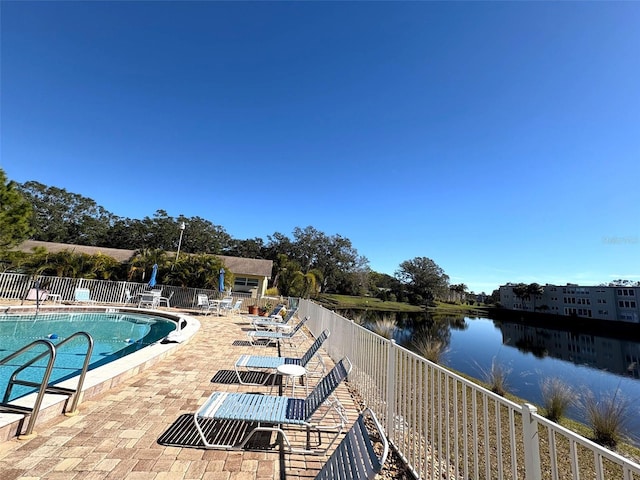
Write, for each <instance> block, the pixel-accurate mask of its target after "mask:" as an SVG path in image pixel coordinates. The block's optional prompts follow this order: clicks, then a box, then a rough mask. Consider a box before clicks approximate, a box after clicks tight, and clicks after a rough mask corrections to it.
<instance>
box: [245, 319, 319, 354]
mask: <svg viewBox="0 0 640 480" xmlns="http://www.w3.org/2000/svg"><path fill="white" fill-rule="evenodd" d="M308 320H309V317H304V318H303V319H302V320H300V321H299V322H298V323H297V325H296V326H295V327H293V329H292V330H291V331H290V332H273V331H271V330H252V331H250V332H247V337H248V339H249V343H250V344H251V345H253V346H261V347H266V346H268V345H271V344H272V343H280V342H283V341H284V342H287V343H289V344H293V339H294V337H295V336H296V335H298V334H300V335H301V336H302V337H303V338H307V336H306V335H305V334H304V332H303V331H302V326H303V325H304V324H305V323H306V322H307V321H308Z"/></svg>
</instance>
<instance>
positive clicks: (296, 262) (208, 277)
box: [0, 169, 466, 305]
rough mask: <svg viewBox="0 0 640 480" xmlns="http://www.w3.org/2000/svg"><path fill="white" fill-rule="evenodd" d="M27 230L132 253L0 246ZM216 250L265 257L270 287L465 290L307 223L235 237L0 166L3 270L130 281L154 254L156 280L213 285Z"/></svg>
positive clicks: (403, 294) (312, 291) (420, 294)
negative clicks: (122, 207) (19, 176)
mask: <svg viewBox="0 0 640 480" xmlns="http://www.w3.org/2000/svg"><path fill="white" fill-rule="evenodd" d="M182 223H184V224H185V231H184V232H185V233H184V236H183V238H182V242H181V243H180V252H182V253H184V255H182V256H180V257H179V258H178V259H177V260H174V259H175V256H174V257H173V258H172V254H171V253H170V252H176V251H177V250H178V243H179V242H180V235H179V233H178V232H179V231H180V230H179V228H180V225H181V224H182ZM26 239H32V240H40V241H45V242H58V243H65V244H70V245H74V244H75V245H88V246H95V247H104V248H119V249H129V250H134V251H135V252H136V253H135V255H134V256H133V257H132V258H131V259H130V260H129V261H128V262H125V264H119V263H118V262H116V261H115V260H114V259H110V257H106V256H102V257H106V258H96V257H97V256H95V255H93V256H91V255H84V256H83V255H81V254H74V253H73V252H61V254H51V253H47V252H45V251H35V252H33V253H32V254H29V255H24V254H21V253H19V252H15V251H10V250H9V249H10V247H13V246H15V245H17V244H19V243H21V242H22V241H24V240H26ZM187 254H190V255H187ZM217 255H227V256H235V257H245V258H257V259H267V260H272V261H273V265H274V267H273V272H272V280H271V281H272V288H274V289H277V290H278V293H280V294H282V295H292V296H302V297H309V296H314V295H316V294H318V293H320V292H324V293H339V294H344V295H372V296H377V297H380V298H382V299H384V300H394V301H401V302H409V303H412V304H416V305H425V304H428V303H429V302H432V301H434V300H436V299H443V300H444V299H447V298H450V297H451V294H452V292H453V293H454V294H455V293H456V292H457V295H458V296H461V295H464V293H465V290H466V286H465V285H464V284H460V285H454V286H450V285H449V277H448V276H447V275H446V273H445V272H444V270H443V269H442V268H441V267H439V266H438V265H437V264H436V263H435V262H434V261H433V260H432V259H430V258H427V257H416V258H414V259H411V260H406V261H404V262H402V263H401V264H400V265H399V267H398V269H397V271H396V272H395V274H394V275H393V276H391V275H388V274H384V273H378V272H374V271H372V270H371V268H370V267H369V260H368V259H367V258H366V257H364V256H362V255H360V254H359V253H358V251H357V250H356V248H355V247H354V246H353V245H352V243H351V241H350V240H349V239H348V238H345V237H343V236H341V235H327V234H326V233H324V232H321V231H319V230H317V229H315V228H314V227H312V226H307V227H305V228H301V227H296V228H294V230H293V232H292V235H291V237H289V236H287V235H285V234H283V233H281V232H274V233H273V234H272V235H269V236H267V238H266V240H265V239H262V238H259V237H256V238H249V239H234V238H232V237H231V235H229V234H228V233H227V232H226V230H225V229H224V227H223V226H220V225H215V224H214V223H212V222H211V221H209V220H207V219H204V218H201V217H197V216H196V217H185V216H183V215H179V216H178V217H172V216H170V215H168V214H167V212H166V211H164V210H157V211H156V212H155V214H154V215H153V216H152V217H148V216H147V217H144V218H143V219H141V220H140V219H132V218H126V217H119V216H117V215H115V214H113V213H111V212H109V211H107V210H106V209H104V208H103V207H101V206H100V205H98V204H97V203H96V202H95V201H94V200H92V199H90V198H87V197H84V196H82V195H79V194H76V193H71V192H68V191H67V190H65V189H63V188H58V187H52V186H46V185H43V184H42V183H39V182H36V181H28V182H25V183H22V184H21V183H17V182H13V181H8V180H7V177H6V175H5V173H4V171H3V170H2V169H0V261H1V262H2V264H3V266H4V268H3V269H4V270H7V269H14V270H15V269H16V268H18V269H22V270H23V271H31V272H36V271H37V272H38V273H40V274H55V275H60V276H71V277H79V276H84V277H93V278H104V279H114V280H116V279H129V280H136V281H139V280H140V279H141V278H142V279H143V278H144V276H145V275H148V271H149V270H150V268H151V266H152V265H153V264H154V263H157V264H158V265H159V267H160V269H159V274H160V276H161V279H162V282H163V283H166V284H170V285H182V286H197V287H211V288H215V285H217V283H216V282H217V272H218V270H219V268H220V267H221V266H222V263H221V261H220V259H218V258H217ZM232 280H233V277H232V276H231V277H230V278H229V281H232Z"/></svg>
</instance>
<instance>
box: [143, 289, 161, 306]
mask: <svg viewBox="0 0 640 480" xmlns="http://www.w3.org/2000/svg"><path fill="white" fill-rule="evenodd" d="M159 305H160V295H157V294H156V293H154V292H142V293H141V294H140V300H139V301H138V308H145V307H148V308H157V307H158V306H159Z"/></svg>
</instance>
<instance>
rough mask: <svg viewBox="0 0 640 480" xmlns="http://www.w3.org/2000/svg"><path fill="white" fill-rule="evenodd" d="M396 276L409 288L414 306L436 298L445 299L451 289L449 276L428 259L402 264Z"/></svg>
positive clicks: (421, 258) (418, 258) (416, 259)
mask: <svg viewBox="0 0 640 480" xmlns="http://www.w3.org/2000/svg"><path fill="white" fill-rule="evenodd" d="M395 276H396V278H397V279H398V280H399V281H400V282H401V283H403V284H404V285H405V286H406V287H407V290H408V294H409V302H410V303H412V304H414V305H424V304H427V303H429V302H432V301H433V300H435V299H436V298H444V297H445V296H446V293H447V290H448V288H449V276H448V275H446V274H445V273H444V270H442V268H440V267H439V266H438V264H436V263H435V262H434V261H433V260H431V259H430V258H427V257H416V258H414V259H413V260H406V261H404V262H402V263H401V264H400V268H399V270H398V271H396V273H395Z"/></svg>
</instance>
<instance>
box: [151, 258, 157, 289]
mask: <svg viewBox="0 0 640 480" xmlns="http://www.w3.org/2000/svg"><path fill="white" fill-rule="evenodd" d="M157 274H158V264H157V263H154V264H153V269H152V270H151V278H150V279H149V286H150V287H151V288H153V287H155V286H156V275H157Z"/></svg>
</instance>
